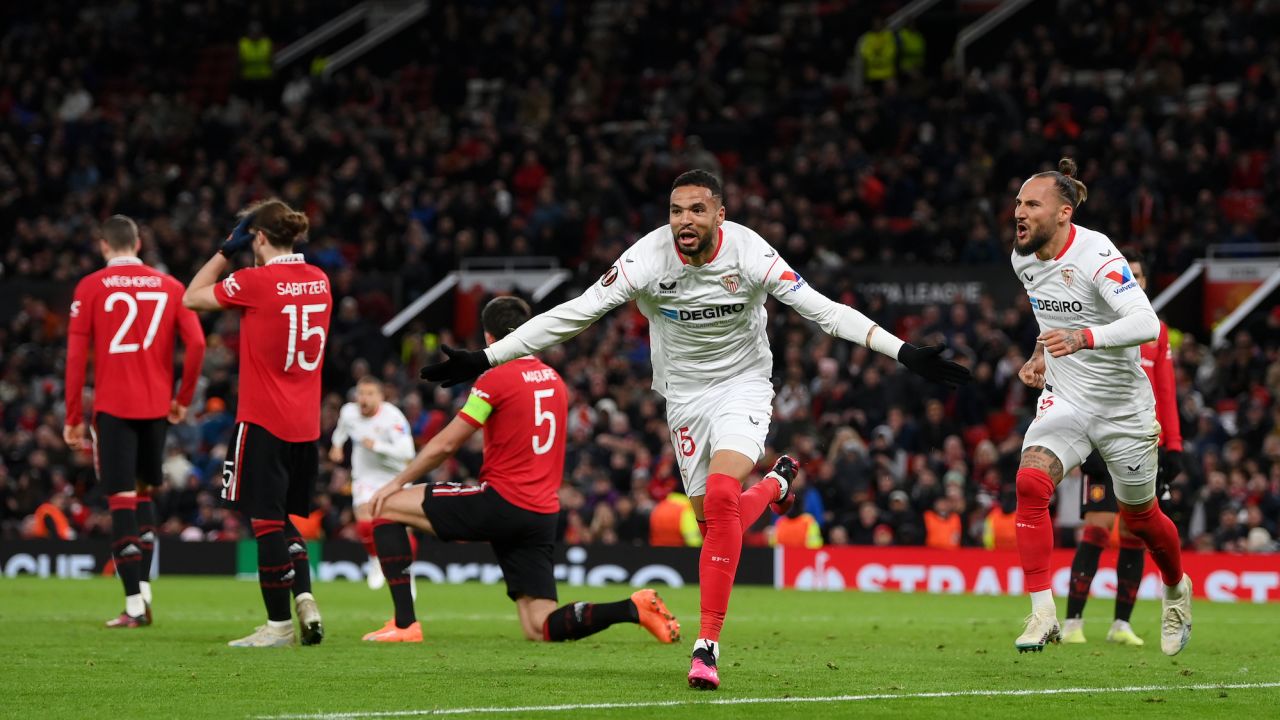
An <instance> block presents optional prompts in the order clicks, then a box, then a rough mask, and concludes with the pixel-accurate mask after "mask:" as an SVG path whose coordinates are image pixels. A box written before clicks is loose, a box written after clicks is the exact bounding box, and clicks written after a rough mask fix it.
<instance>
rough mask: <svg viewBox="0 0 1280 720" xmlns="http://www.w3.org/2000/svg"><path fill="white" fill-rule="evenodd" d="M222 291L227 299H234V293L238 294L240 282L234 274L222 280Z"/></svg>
mask: <svg viewBox="0 0 1280 720" xmlns="http://www.w3.org/2000/svg"><path fill="white" fill-rule="evenodd" d="M222 291H223V292H225V293H226V294H227V297H235V296H236V293H238V292H240V282H239V281H238V280H236V274H235V273H231V274H230V275H228V276H227V277H226V278H224V279H223V281H222Z"/></svg>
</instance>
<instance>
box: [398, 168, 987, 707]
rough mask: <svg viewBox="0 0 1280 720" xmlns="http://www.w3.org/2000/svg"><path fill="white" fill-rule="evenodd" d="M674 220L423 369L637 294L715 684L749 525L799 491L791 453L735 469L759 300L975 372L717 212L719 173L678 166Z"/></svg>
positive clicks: (458, 371) (703, 684)
mask: <svg viewBox="0 0 1280 720" xmlns="http://www.w3.org/2000/svg"><path fill="white" fill-rule="evenodd" d="M669 209H670V218H669V220H670V222H669V224H668V225H665V226H663V227H660V228H657V229H655V230H653V231H652V232H650V233H648V234H647V235H645V236H644V237H642V238H641V239H640V240H638V241H637V242H636V243H635V244H633V245H632V246H631V247H630V248H628V249H627V250H626V251H625V252H623V254H622V256H621V257H619V258H618V259H617V261H616V262H614V264H613V265H612V266H611V267H610V268H609V269H608V270H607V271H606V272H605V273H604V275H603V276H601V277H600V279H599V280H598V281H596V283H595V284H593V285H592V286H591V288H590V289H588V290H587V291H586V292H585V293H583V294H582V295H580V296H579V297H577V298H574V299H572V300H569V301H568V302H565V303H563V304H561V305H559V306H557V307H554V308H552V309H550V310H548V311H546V312H544V313H542V314H540V315H538V316H536V317H534V318H533V319H532V320H530V321H529V322H527V323H525V324H524V325H522V326H521V327H520V328H518V329H517V330H516V331H515V332H512V333H511V334H510V335H507V336H506V337H505V338H502V339H500V340H498V341H497V342H495V343H493V344H491V345H490V346H489V347H487V348H485V349H484V350H478V351H472V350H455V349H453V348H443V350H444V353H445V356H446V359H445V360H444V361H443V362H441V363H438V364H435V365H431V366H428V367H426V368H424V369H423V370H422V377H423V379H426V380H430V381H433V382H441V383H444V384H445V385H453V384H456V383H462V382H466V381H468V380H470V379H471V378H473V377H475V376H476V375H477V374H479V373H481V372H484V371H485V370H486V369H487V368H490V367H498V366H501V365H502V364H503V363H507V362H510V361H513V360H515V359H516V358H521V357H524V356H526V355H529V354H531V353H535V352H538V351H540V350H543V349H545V348H548V347H550V346H552V345H554V344H556V343H559V342H563V341H565V340H567V339H569V338H571V337H573V336H574V335H577V334H578V333H580V332H582V331H583V330H584V329H586V328H587V327H588V326H590V325H591V324H592V323H594V322H595V321H596V320H598V319H600V318H601V317H602V316H603V315H604V314H605V313H607V312H609V311H610V310H612V309H613V308H615V307H617V306H619V305H621V304H623V303H625V302H627V301H629V300H635V301H636V304H637V306H638V307H639V309H640V312H641V313H643V314H644V316H645V317H646V318H647V319H648V320H649V337H650V345H651V355H652V363H653V389H654V390H656V391H657V392H658V393H660V394H661V395H663V396H664V397H665V398H666V400H667V424H668V426H669V427H670V430H671V442H672V444H673V446H674V447H675V450H676V457H677V460H678V462H679V466H680V474H681V476H682V478H683V480H684V485H685V489H686V491H687V493H686V494H687V495H688V496H689V498H690V500H691V502H692V503H693V508H694V513H695V515H696V516H697V519H698V521H699V524H700V527H701V528H704V529H705V533H704V534H705V539H706V541H705V543H704V544H703V546H702V555H701V558H700V560H699V569H700V572H699V577H700V591H701V596H702V602H701V605H702V617H701V623H700V627H701V630H700V632H699V637H698V639H697V641H696V642H695V643H694V648H693V654H692V658H691V659H690V670H689V675H688V682H689V685H690V686H691V687H694V688H698V689H715V688H717V687H719V685H720V679H719V670H718V665H717V663H718V659H719V655H720V632H721V629H722V627H723V624H724V618H725V613H726V611H727V610H728V605H729V595H730V592H731V590H732V588H733V580H734V576H735V575H736V573H737V568H738V560H739V558H740V557H741V553H742V536H743V533H744V532H745V530H746V528H748V527H750V526H751V524H752V523H754V522H755V520H756V519H757V518H758V517H759V516H760V515H761V514H762V513H763V512H764V509H765V507H766V506H770V505H772V506H774V508H775V511H776V512H779V513H783V512H785V511H786V510H787V509H789V508H790V505H791V503H792V502H793V500H794V498H793V495H792V494H791V492H790V490H789V487H790V483H791V481H792V480H794V479H795V473H796V471H797V466H796V463H795V461H794V460H792V459H791V458H788V457H786V456H782V458H780V459H779V460H778V461H777V463H776V464H775V465H774V467H773V470H772V471H771V472H769V473H768V474H766V475H765V478H764V480H762V481H761V482H759V483H757V484H755V485H754V486H752V487H751V488H750V489H748V490H746V491H745V492H744V491H743V489H742V486H743V482H744V481H745V480H746V479H747V477H748V476H749V475H750V474H751V473H752V471H753V470H754V469H755V466H756V463H758V462H759V461H760V460H761V459H762V458H763V455H764V441H765V436H766V435H767V433H768V431H769V419H770V417H771V415H772V408H773V383H772V381H771V379H770V374H771V372H772V368H773V357H772V353H771V351H770V349H769V340H768V336H767V335H766V332H765V330H766V320H767V318H766V313H765V309H764V302H765V299H766V298H767V297H768V296H770V295H772V296H773V297H775V298H777V299H778V300H779V301H781V302H782V303H783V304H785V305H789V306H791V307H792V308H793V309H795V310H796V311H797V312H799V313H800V314H801V315H803V316H804V317H806V318H808V319H809V320H812V321H813V322H815V323H817V324H818V325H819V326H820V327H821V328H822V329H823V330H824V331H826V332H828V333H830V334H832V335H835V336H836V337H839V338H843V339H845V340H848V341H851V342H856V343H858V344H861V345H865V346H867V347H869V348H871V349H872V350H876V351H877V352H880V353H882V354H884V355H888V356H889V357H892V358H896V359H897V360H898V361H899V362H901V363H902V364H903V365H905V366H906V367H907V368H908V369H909V370H911V371H912V372H914V373H916V374H918V375H920V376H922V377H924V378H927V379H929V380H932V381H934V382H937V383H946V384H950V385H955V384H960V383H964V382H967V381H968V379H969V371H968V370H967V369H966V368H964V367H962V366H960V365H958V364H956V363H954V362H951V361H949V360H946V359H945V358H943V357H942V352H943V348H942V347H941V346H933V347H916V346H914V345H911V344H910V343H906V342H903V341H902V340H901V339H899V338H897V337H895V336H894V335H893V334H892V333H890V332H888V331H887V330H885V329H884V328H881V327H879V326H878V325H876V324H875V323H873V322H872V321H871V320H870V319H868V318H867V317H866V316H865V315H863V314H862V313H860V312H858V311H857V310H854V309H853V308H851V307H848V306H847V305H842V304H840V303H836V302H833V301H832V300H830V299H829V298H827V297H826V296H825V295H823V294H822V293H820V292H818V291H817V290H815V289H814V288H813V287H811V286H810V285H809V284H808V283H807V282H806V281H805V280H804V278H802V277H801V276H800V274H799V273H797V272H796V271H795V270H794V269H792V268H791V267H790V266H789V265H788V264H787V262H786V261H785V260H784V259H783V258H782V256H781V255H780V254H779V253H778V251H777V250H776V249H774V248H773V247H772V246H771V245H770V244H769V243H768V242H766V241H765V240H764V239H763V238H761V237H760V236H759V235H757V234H756V233H755V232H754V231H752V230H751V229H750V228H747V227H745V226H742V225H739V224H737V223H735V222H732V221H729V220H726V219H725V208H724V193H723V190H722V189H721V184H720V180H719V179H718V178H717V177H716V176H714V175H712V174H711V173H708V172H706V171H703V170H692V171H689V172H686V173H684V174H683V175H681V176H679V177H678V178H676V180H675V182H674V183H673V185H672V188H671V195H670V198H669Z"/></svg>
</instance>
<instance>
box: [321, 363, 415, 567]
mask: <svg viewBox="0 0 1280 720" xmlns="http://www.w3.org/2000/svg"><path fill="white" fill-rule="evenodd" d="M348 439H350V440H351V441H352V450H351V505H352V507H353V509H354V510H355V515H356V529H357V531H358V532H359V534H360V541H361V542H362V543H363V544H364V546H365V549H366V550H367V551H368V552H369V558H370V560H371V561H372V562H371V563H370V566H371V570H370V572H369V587H370V588H373V589H375V590H377V589H378V588H381V587H382V584H383V582H384V581H385V578H383V576H382V569H381V566H380V565H379V563H378V553H377V550H376V549H375V545H374V538H373V536H374V531H373V525H374V523H373V516H372V515H370V514H369V506H368V503H369V499H370V498H372V497H373V494H374V493H375V492H377V491H378V488H380V487H382V486H383V485H385V484H386V483H387V481H388V480H390V479H391V478H393V477H395V476H396V475H397V474H399V473H400V472H401V471H402V470H404V469H405V466H407V465H408V464H409V461H410V460H412V459H413V454H414V447H413V435H412V434H411V433H410V430H409V421H408V420H406V419H405V417H404V413H402V412H400V408H398V407H396V406H395V405H392V404H391V403H389V402H386V400H385V396H384V394H383V391H382V382H381V381H379V380H378V379H377V378H375V377H367V376H366V377H363V378H360V380H359V381H358V382H357V383H356V401H355V402H349V403H347V404H345V405H343V406H342V410H341V411H339V413H338V424H337V426H335V427H334V428H333V437H332V440H333V446H332V447H331V448H329V459H330V460H332V461H333V462H335V463H340V462H342V459H343V457H344V455H345V453H344V452H343V445H345V444H346V442H347V440H348ZM399 529H400V531H402V532H405V529H404V527H403V526H399Z"/></svg>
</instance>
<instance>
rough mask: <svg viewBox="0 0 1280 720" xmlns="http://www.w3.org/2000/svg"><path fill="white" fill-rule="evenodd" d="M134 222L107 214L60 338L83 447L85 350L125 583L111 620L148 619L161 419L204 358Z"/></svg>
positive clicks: (178, 299)
mask: <svg viewBox="0 0 1280 720" xmlns="http://www.w3.org/2000/svg"><path fill="white" fill-rule="evenodd" d="M140 246H141V241H140V240H139V238H138V226H137V225H135V224H134V222H133V220H130V219H129V218H127V217H125V216H123V215H114V216H112V217H111V218H109V219H108V220H107V221H106V222H105V223H103V225H102V237H101V238H100V239H99V240H98V250H99V252H101V253H102V257H103V258H104V259H106V261H107V266H106V267H105V268H103V269H101V270H99V271H97V272H95V273H93V274H91V275H88V276H87V277H85V278H84V279H83V280H81V281H80V283H79V284H78V285H76V292H75V298H74V300H73V301H72V303H71V328H70V332H69V333H68V337H67V371H66V372H67V376H66V400H67V417H66V426H65V427H64V428H63V431H62V436H63V438H64V439H65V440H66V441H67V445H69V446H70V447H72V448H74V449H80V448H83V447H86V443H85V439H84V427H85V423H84V410H83V408H82V405H81V395H82V393H83V390H84V382H85V366H86V364H87V362H88V359H89V352H90V351H92V352H93V357H94V360H93V364H94V373H95V374H96V376H97V382H96V383H95V388H94V401H93V424H92V425H91V433H92V435H93V458H94V466H95V469H96V470H97V473H98V480H99V482H101V483H102V484H103V488H104V489H105V491H106V494H107V507H109V508H110V510H111V554H112V557H113V558H114V560H115V566H116V573H117V574H118V575H119V576H120V580H121V582H123V583H124V595H125V599H124V604H125V609H124V612H122V613H120V615H119V616H118V617H116V618H115V619H113V620H110V621H108V622H107V627H111V628H133V627H141V626H143V625H150V624H151V583H150V582H149V581H147V580H145V579H144V578H147V577H149V576H150V570H151V558H152V555H153V552H154V550H155V534H156V528H155V524H156V520H155V510H154V508H153V507H152V504H151V495H150V492H151V488H152V487H154V486H156V485H159V484H160V481H161V474H160V466H161V463H162V462H163V460H164V457H163V456H164V439H165V432H166V429H167V425H166V420H167V421H168V422H169V423H173V424H177V423H180V422H182V420H183V418H185V417H186V414H187V406H188V405H190V404H191V396H192V394H194V393H195V389H196V379H197V378H199V377H200V365H201V363H202V362H203V361H204V331H203V330H201V328H200V319H199V318H197V317H196V314H195V313H193V312H191V311H190V310H188V309H186V308H184V307H182V284H181V283H179V282H178V281H177V280H175V279H173V278H172V277H170V276H168V275H166V274H164V273H162V272H160V271H159V270H156V269H154V268H150V267H147V266H146V265H143V264H142V261H141V260H139V259H138V248H139V247H140ZM177 336H181V337H182V345H183V347H184V348H185V349H186V355H185V357H184V359H183V361H182V386H181V388H180V389H179V390H178V395H177V397H174V396H173V352H174V340H175V338H176V337H177Z"/></svg>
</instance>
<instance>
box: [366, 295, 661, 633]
mask: <svg viewBox="0 0 1280 720" xmlns="http://www.w3.org/2000/svg"><path fill="white" fill-rule="evenodd" d="M529 317H530V311H529V306H528V305H526V304H525V303H524V301H522V300H520V299H518V298H512V297H502V298H497V299H495V300H492V301H490V302H489V304H487V305H486V306H485V308H484V312H483V313H482V315H481V321H482V324H483V325H484V330H485V339H486V341H488V342H489V343H493V342H494V341H496V340H499V339H501V338H503V337H505V336H506V335H507V334H508V333H510V332H511V331H512V330H515V329H516V328H517V327H519V326H520V325H521V324H523V323H524V322H525V321H526V320H528V319H529ZM567 396H568V389H567V388H566V387H565V384H564V381H563V380H561V379H560V376H559V375H558V374H557V373H556V371H555V370H552V369H551V368H550V367H548V366H546V365H545V364H543V363H542V361H541V360H538V359H536V358H534V357H531V356H530V357H524V358H521V359H519V360H515V361H513V362H510V363H507V364H505V365H502V366H501V367H498V368H495V369H493V370H490V371H488V372H486V373H485V374H483V375H481V376H480V377H479V378H478V379H477V380H476V382H475V384H474V385H473V386H472V388H471V396H470V398H469V399H468V401H467V404H466V406H465V407H463V408H462V410H461V411H460V412H459V413H458V415H457V417H455V418H454V419H453V421H452V422H450V423H449V425H447V426H446V427H445V428H444V429H443V430H441V431H440V433H439V434H437V435H436V436H435V437H433V438H432V439H431V441H430V442H428V443H427V446H426V447H424V448H423V449H422V451H421V452H420V453H418V456H417V457H415V458H414V459H413V462H411V463H410V464H409V467H408V468H406V469H405V470H404V472H402V473H400V474H399V475H397V476H396V477H395V478H393V479H392V480H391V481H390V482H388V483H387V484H386V485H384V486H382V488H381V489H379V490H378V492H377V493H375V494H374V496H373V499H372V500H371V501H370V502H371V505H372V508H373V514H374V516H375V517H376V518H377V520H375V522H376V523H379V526H377V527H375V529H374V533H375V535H374V538H375V542H376V543H377V549H378V556H379V557H380V558H381V561H382V571H383V574H385V575H386V577H387V584H388V585H390V586H391V587H392V594H393V597H394V600H395V608H396V616H395V618H394V619H393V620H391V621H389V622H388V623H387V626H386V627H384V628H383V629H382V630H380V631H375V635H381V637H373V638H370V639H374V640H387V641H398V640H407V641H420V640H421V639H422V632H421V629H420V626H419V625H418V624H417V619H416V617H415V616H414V611H413V599H412V597H410V595H409V589H408V575H407V570H408V565H409V561H410V552H409V547H408V538H407V537H406V536H405V533H404V532H403V531H399V532H386V533H379V530H381V528H382V527H390V528H394V527H395V525H394V523H403V524H405V525H411V526H413V527H416V528H419V529H420V530H423V531H424V532H428V533H431V534H433V535H435V536H436V537H438V538H440V539H441V540H444V541H454V540H464V541H483V542H488V543H489V544H490V545H492V547H493V551H494V553H495V554H496V555H497V557H498V564H499V565H500V566H501V567H502V575H503V578H504V579H505V580H506V583H507V595H508V596H510V597H511V599H512V600H514V601H515V603H516V612H517V613H518V614H519V617H520V626H521V628H522V629H523V630H524V635H525V637H526V638H528V639H530V640H547V641H561V640H577V639H579V638H584V637H586V636H588V635H591V634H593V633H596V632H599V631H600V630H603V629H605V628H607V627H609V626H610V625H614V624H617V623H638V624H640V625H642V626H643V627H644V628H645V629H646V630H648V631H649V632H650V633H652V634H653V636H654V637H656V638H657V639H658V641H659V642H663V643H672V642H676V641H677V640H679V639H680V624H679V623H678V622H676V619H675V617H674V616H673V615H672V614H671V613H670V612H668V610H667V607H666V605H665V604H664V603H663V602H662V598H660V597H658V594H657V593H656V592H654V591H653V590H650V589H644V590H639V591H637V592H635V593H633V594H632V595H631V597H630V598H629V599H626V600H619V601H618V602H612V603H585V602H578V603H570V604H568V605H564V606H561V607H559V608H557V607H556V582H555V576H554V571H553V567H552V551H553V550H554V548H555V541H556V522H557V519H558V515H559V511H560V500H559V496H558V494H557V492H558V490H559V489H560V483H561V480H562V478H563V477H564V452H565V428H566V425H567V420H568V417H567V415H568V413H567V407H568V401H567ZM480 428H484V466H483V467H482V469H481V471H480V480H481V483H480V485H478V486H475V487H468V486H462V485H458V484H437V485H412V486H409V487H407V488H406V487H404V486H405V484H406V483H411V482H413V481H414V480H416V479H417V478H419V477H421V476H422V475H423V474H425V473H427V472H430V471H431V470H433V469H435V468H436V467H437V466H439V465H440V463H442V462H444V460H445V459H447V458H448V457H450V456H451V455H453V453H454V452H456V451H457V450H458V448H460V447H462V445H463V444H464V443H465V442H466V441H467V438H469V437H471V435H472V434H473V433H475V431H476V430H478V429H480ZM397 588H400V590H399V592H397ZM411 628H413V629H411Z"/></svg>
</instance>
